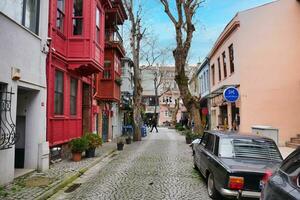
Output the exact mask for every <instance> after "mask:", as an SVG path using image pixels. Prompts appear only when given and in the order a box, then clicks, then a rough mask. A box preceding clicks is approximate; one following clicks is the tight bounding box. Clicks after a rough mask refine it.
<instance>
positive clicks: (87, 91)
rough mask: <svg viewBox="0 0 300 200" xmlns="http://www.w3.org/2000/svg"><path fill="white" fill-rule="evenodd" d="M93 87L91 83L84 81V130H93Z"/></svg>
mask: <svg viewBox="0 0 300 200" xmlns="http://www.w3.org/2000/svg"><path fill="white" fill-rule="evenodd" d="M91 96H92V95H91V88H90V85H88V84H85V83H83V85H82V131H83V134H84V133H85V132H89V131H91V105H92V101H91Z"/></svg>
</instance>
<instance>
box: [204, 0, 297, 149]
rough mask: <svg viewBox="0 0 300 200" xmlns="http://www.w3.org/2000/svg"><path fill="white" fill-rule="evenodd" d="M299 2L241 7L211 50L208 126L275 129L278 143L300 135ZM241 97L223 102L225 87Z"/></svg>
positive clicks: (292, 0) (290, 0)
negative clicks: (267, 127) (265, 127)
mask: <svg viewBox="0 0 300 200" xmlns="http://www.w3.org/2000/svg"><path fill="white" fill-rule="evenodd" d="M299 55H300V2H299V1H298V0H279V1H275V2H272V3H269V4H265V5H262V6H259V7H256V8H253V9H249V10H246V11H242V12H239V13H237V15H236V16H235V17H234V18H233V19H232V20H231V21H230V23H229V24H228V25H227V26H226V27H225V29H224V31H223V32H222V33H221V35H220V36H219V38H218V40H217V42H216V43H215V45H214V47H213V49H212V50H211V52H210V55H209V58H210V85H211V91H212V92H211V94H210V98H211V126H212V128H215V127H216V126H218V125H219V126H220V127H221V128H228V129H231V128H234V127H235V126H236V125H238V124H239V126H238V128H239V130H240V132H251V131H252V126H255V125H263V126H271V127H273V128H276V129H278V131H279V136H278V138H279V139H278V141H279V145H284V144H285V143H286V142H287V141H289V140H290V138H292V137H295V136H296V135H297V134H299V133H300V123H299V120H300V64H299V58H300V57H299ZM227 86H234V87H237V88H238V90H239V92H240V98H239V100H238V101H237V102H236V103H227V102H225V101H224V99H223V97H222V93H223V91H224V88H226V87H227Z"/></svg>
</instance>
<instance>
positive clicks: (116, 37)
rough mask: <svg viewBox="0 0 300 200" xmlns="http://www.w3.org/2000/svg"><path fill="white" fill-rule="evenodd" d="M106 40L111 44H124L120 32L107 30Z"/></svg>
mask: <svg viewBox="0 0 300 200" xmlns="http://www.w3.org/2000/svg"><path fill="white" fill-rule="evenodd" d="M105 40H106V41H109V42H119V43H121V44H123V38H122V36H121V35H120V33H119V32H118V31H113V30H105Z"/></svg>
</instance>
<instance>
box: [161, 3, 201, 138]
mask: <svg viewBox="0 0 300 200" xmlns="http://www.w3.org/2000/svg"><path fill="white" fill-rule="evenodd" d="M160 2H161V3H162V5H163V6H164V11H165V13H166V14H167V15H168V17H169V18H170V20H171V22H172V23H173V25H174V28H175V32H176V48H175V49H174V50H173V57H174V59H175V74H176V75H175V81H176V83H177V84H178V87H179V91H180V95H181V97H182V100H183V104H184V106H185V107H186V109H187V111H188V113H189V115H190V116H192V119H193V120H194V124H195V127H194V131H195V132H196V133H198V134H202V133H203V127H202V125H201V118H200V112H199V110H200V103H199V98H196V97H193V96H192V95H191V92H190V91H189V87H188V81H189V80H188V77H187V75H186V73H185V72H186V71H185V67H186V63H187V58H188V55H189V50H190V47H191V42H192V38H193V33H194V32H195V30H196V29H195V26H194V22H193V17H194V16H195V13H196V11H197V9H198V7H199V5H200V4H201V3H202V2H203V1H202V0H176V2H175V4H176V11H174V12H176V13H175V14H174V13H172V11H171V10H170V4H169V0H160Z"/></svg>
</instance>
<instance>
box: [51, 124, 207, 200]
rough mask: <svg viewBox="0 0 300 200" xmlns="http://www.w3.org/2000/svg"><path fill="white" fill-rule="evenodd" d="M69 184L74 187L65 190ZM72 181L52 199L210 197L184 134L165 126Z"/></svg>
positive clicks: (127, 146)
mask: <svg viewBox="0 0 300 200" xmlns="http://www.w3.org/2000/svg"><path fill="white" fill-rule="evenodd" d="M72 184H73V187H71V188H74V189H75V190H74V191H66V190H67V189H68V188H69V190H71V188H70V186H72ZM72 184H71V185H69V186H67V187H66V188H64V189H63V190H61V191H59V192H58V193H57V194H56V195H55V196H53V197H52V198H51V199H105V200H113V199H116V200H121V199H124V200H129V199H130V200H131V199H139V200H140V199H149V200H150V199H151V200H153V199H155V200H158V199H170V200H175V199H184V200H185V199H203V200H206V199H210V198H209V197H208V196H207V192H206V185H205V183H204V181H203V180H202V178H201V176H200V175H199V174H198V172H197V171H196V170H194V169H193V164H192V156H191V149H190V147H189V146H188V145H186V144H185V141H184V137H183V136H180V135H179V134H177V133H176V132H175V131H174V130H170V129H166V128H159V133H151V134H150V135H148V137H147V138H145V139H143V141H142V142H135V143H133V144H131V145H126V146H125V149H124V151H122V152H120V153H116V154H113V155H112V156H111V157H110V158H107V159H106V160H104V161H103V162H100V163H99V164H98V165H96V166H95V167H93V168H92V169H91V170H89V171H88V172H87V173H85V174H84V175H83V176H81V177H80V178H79V179H77V180H76V181H75V182H73V183H72ZM74 184H78V185H77V186H79V187H78V188H76V187H74Z"/></svg>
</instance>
